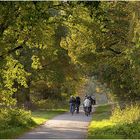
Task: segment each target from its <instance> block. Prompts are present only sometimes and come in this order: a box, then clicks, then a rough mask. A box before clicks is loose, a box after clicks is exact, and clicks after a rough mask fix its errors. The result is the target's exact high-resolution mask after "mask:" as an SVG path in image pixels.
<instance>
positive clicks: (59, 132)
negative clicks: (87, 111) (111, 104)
mask: <svg viewBox="0 0 140 140" xmlns="http://www.w3.org/2000/svg"><path fill="white" fill-rule="evenodd" d="M91 119H92V117H91V116H88V117H87V116H85V115H84V113H83V112H80V113H79V114H74V115H73V116H72V115H71V114H70V113H68V112H67V113H64V114H61V115H58V116H56V117H54V118H53V119H51V120H48V121H47V122H46V123H45V124H43V125H41V126H39V127H37V128H35V129H33V130H32V131H30V132H28V133H25V134H24V135H23V136H21V137H20V139H43V138H44V139H48V138H52V139H55V138H57V139H71V138H72V139H84V138H86V137H87V130H88V125H89V123H90V121H91Z"/></svg>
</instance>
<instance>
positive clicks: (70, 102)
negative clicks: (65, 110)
mask: <svg viewBox="0 0 140 140" xmlns="http://www.w3.org/2000/svg"><path fill="white" fill-rule="evenodd" d="M69 104H70V113H71V114H72V115H73V114H74V111H75V98H74V96H73V95H72V96H71V97H70V100H69Z"/></svg>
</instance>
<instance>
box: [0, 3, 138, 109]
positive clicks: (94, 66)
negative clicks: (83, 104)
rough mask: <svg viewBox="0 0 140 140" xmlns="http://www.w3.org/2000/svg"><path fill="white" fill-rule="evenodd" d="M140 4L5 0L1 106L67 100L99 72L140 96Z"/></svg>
mask: <svg viewBox="0 0 140 140" xmlns="http://www.w3.org/2000/svg"><path fill="white" fill-rule="evenodd" d="M139 7H140V3H139V2H115V1H112V2H99V1H90V2H88V1H87V2H86V1H84V2H82V1H74V2H72V1H66V2H65V1H48V2H37V1H33V2H0V13H1V14H0V15H1V18H0V105H1V106H3V107H7V106H13V105H15V104H17V105H18V106H22V105H23V104H24V105H25V107H27V108H30V107H31V102H34V103H36V102H37V101H40V100H42V99H43V100H47V99H54V98H55V99H57V101H58V100H59V101H62V100H66V99H67V98H68V97H69V95H70V94H73V93H75V92H76V89H77V87H78V85H79V84H80V83H81V81H82V78H83V77H85V76H86V77H91V76H95V77H96V78H97V79H98V80H99V81H100V82H101V83H103V84H104V83H106V85H107V88H110V89H111V90H112V92H113V93H112V94H113V95H114V96H116V97H117V99H118V100H124V101H125V100H126V101H128V100H129V101H133V102H134V101H136V100H139V98H140V86H139V83H140V76H139V73H140V71H139V68H140V63H139V51H140V49H139V47H140V39H139V38H140V26H139V24H140V11H139Z"/></svg>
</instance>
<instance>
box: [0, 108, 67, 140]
mask: <svg viewBox="0 0 140 140" xmlns="http://www.w3.org/2000/svg"><path fill="white" fill-rule="evenodd" d="M64 112H66V110H63V109H57V110H47V111H45V110H38V111H34V112H32V119H33V121H34V122H35V123H34V124H33V125H32V126H28V127H26V128H24V127H14V128H10V129H8V128H7V129H5V130H2V131H0V139H12V138H18V137H19V136H21V135H22V134H23V133H25V132H28V131H29V130H31V129H33V128H35V127H37V126H38V125H40V124H43V123H44V122H46V121H47V120H49V119H51V118H53V117H54V116H56V115H59V114H62V113H64Z"/></svg>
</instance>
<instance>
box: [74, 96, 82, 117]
mask: <svg viewBox="0 0 140 140" xmlns="http://www.w3.org/2000/svg"><path fill="white" fill-rule="evenodd" d="M75 103H76V113H77V114H78V113H79V107H80V104H81V101H80V97H79V96H77V97H76V102H75Z"/></svg>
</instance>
